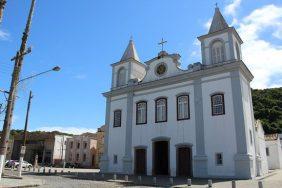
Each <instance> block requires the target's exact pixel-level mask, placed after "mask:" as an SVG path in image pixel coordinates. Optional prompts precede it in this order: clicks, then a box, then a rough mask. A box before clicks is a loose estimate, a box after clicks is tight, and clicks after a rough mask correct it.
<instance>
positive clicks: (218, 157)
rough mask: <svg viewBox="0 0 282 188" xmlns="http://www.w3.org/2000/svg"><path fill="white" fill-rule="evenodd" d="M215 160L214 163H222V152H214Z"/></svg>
mask: <svg viewBox="0 0 282 188" xmlns="http://www.w3.org/2000/svg"><path fill="white" fill-rule="evenodd" d="M215 162H216V165H223V156H222V153H216V154H215Z"/></svg>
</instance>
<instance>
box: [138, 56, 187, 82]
mask: <svg viewBox="0 0 282 188" xmlns="http://www.w3.org/2000/svg"><path fill="white" fill-rule="evenodd" d="M160 63H165V64H166V66H167V72H166V73H165V74H164V75H163V76H158V75H156V74H155V70H156V67H157V65H158V64H160ZM177 64H178V63H177V62H174V60H173V58H172V57H170V56H165V57H163V58H160V59H157V60H155V61H153V62H150V63H149V64H148V65H147V66H148V67H147V73H146V75H145V77H144V79H143V80H142V82H149V81H153V80H159V79H163V78H167V77H171V76H174V75H177V74H181V73H183V72H184V71H183V70H181V69H180V68H179V67H178V65H177Z"/></svg>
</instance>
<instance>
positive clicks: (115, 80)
mask: <svg viewBox="0 0 282 188" xmlns="http://www.w3.org/2000/svg"><path fill="white" fill-rule="evenodd" d="M198 39H199V41H200V42H201V53H202V63H194V64H191V65H189V66H188V68H187V69H185V70H183V69H181V68H180V55H179V54H177V53H173V54H170V53H168V52H166V51H161V52H159V54H158V55H157V56H156V57H154V58H152V59H150V60H148V61H146V62H141V61H140V59H139V57H138V55H137V51H136V49H135V45H134V43H133V41H132V40H130V41H129V44H128V46H127V48H126V50H125V52H124V54H123V56H122V58H121V60H120V61H119V62H117V63H114V64H112V65H111V66H112V87H111V89H110V91H109V92H106V93H103V95H104V96H105V97H106V101H107V102H106V103H107V104H106V119H105V121H106V125H107V130H106V135H105V146H104V155H103V157H102V158H101V163H100V165H101V172H104V173H107V172H108V173H121V174H143V175H169V176H186V177H220V178H240V179H249V178H254V177H256V176H258V175H262V174H264V173H266V170H265V169H264V168H262V165H261V163H262V162H261V161H262V157H261V154H260V152H259V151H258V148H259V147H256V145H257V143H256V136H255V134H256V133H255V131H256V130H255V120H254V115H253V106H252V97H251V88H250V82H251V81H252V79H253V75H252V73H251V72H250V70H249V69H248V67H247V66H246V65H245V64H244V62H243V61H242V59H241V58H242V56H241V45H242V43H243V41H242V39H241V38H240V36H239V35H238V33H237V31H236V30H235V28H234V27H229V26H228V24H227V23H226V21H225V19H224V18H223V16H222V14H221V13H220V11H219V9H218V8H216V9H215V13H214V16H213V20H212V23H211V26H210V29H209V32H208V34H206V35H202V36H200V37H198ZM263 152H265V151H263Z"/></svg>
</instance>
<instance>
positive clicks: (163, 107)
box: [155, 98, 167, 123]
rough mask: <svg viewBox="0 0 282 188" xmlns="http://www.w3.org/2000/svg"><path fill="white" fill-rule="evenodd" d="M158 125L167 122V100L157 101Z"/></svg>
mask: <svg viewBox="0 0 282 188" xmlns="http://www.w3.org/2000/svg"><path fill="white" fill-rule="evenodd" d="M155 121H156V123H159V122H166V121H167V99H166V98H160V99H157V100H156V120H155Z"/></svg>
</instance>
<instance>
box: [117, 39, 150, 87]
mask: <svg viewBox="0 0 282 188" xmlns="http://www.w3.org/2000/svg"><path fill="white" fill-rule="evenodd" d="M145 73H146V70H145V65H144V64H143V63H141V62H140V59H139V57H138V54H137V51H136V49H135V45H134V42H133V39H132V38H131V39H130V40H129V43H128V45H127V48H126V50H125V51H124V53H123V56H122V58H121V59H120V61H119V62H117V63H114V64H112V88H113V89H115V88H120V87H125V86H127V85H128V84H131V83H134V82H135V81H138V80H141V79H142V78H143V77H144V76H145Z"/></svg>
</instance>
